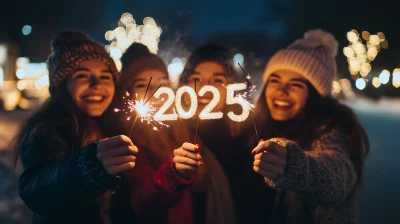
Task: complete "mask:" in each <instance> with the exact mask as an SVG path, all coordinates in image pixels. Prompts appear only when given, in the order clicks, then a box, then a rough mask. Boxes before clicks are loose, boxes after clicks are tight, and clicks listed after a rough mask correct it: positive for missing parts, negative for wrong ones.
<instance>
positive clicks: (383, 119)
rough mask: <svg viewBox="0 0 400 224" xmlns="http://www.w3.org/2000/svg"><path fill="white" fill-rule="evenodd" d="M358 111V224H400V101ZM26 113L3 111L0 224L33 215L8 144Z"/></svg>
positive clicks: (361, 104)
mask: <svg viewBox="0 0 400 224" xmlns="http://www.w3.org/2000/svg"><path fill="white" fill-rule="evenodd" d="M346 103H347V104H348V105H350V106H352V107H353V108H354V109H355V111H356V112H357V114H358V116H359V119H360V121H361V123H362V124H363V125H364V127H365V128H366V130H367V133H368V135H369V137H370V142H371V151H370V154H369V155H368V158H367V162H366V164H367V165H366V180H365V189H364V193H363V196H362V200H361V201H360V207H359V223H360V224H364V223H365V224H372V223H400V212H399V210H400V194H399V193H398V192H397V190H400V180H399V178H400V164H399V162H398V161H399V157H400V147H399V145H398V142H400V99H397V100H390V99H382V100H380V101H379V102H373V101H369V100H365V99H357V100H353V101H349V102H346ZM26 116H27V112H23V111H18V112H0V180H1V181H0V223H1V224H14V223H15V224H16V223H20V224H22V223H24V224H25V223H30V218H31V213H30V211H29V210H28V209H27V208H26V207H25V206H24V204H23V202H22V201H21V200H20V199H19V197H18V194H17V190H16V181H17V176H18V174H19V173H20V172H21V167H20V166H17V169H16V171H15V175H13V171H12V169H11V168H10V167H11V164H12V163H11V160H10V158H11V155H10V153H9V152H8V150H7V149H9V146H8V145H9V142H10V139H12V137H13V135H14V133H15V132H16V130H17V128H18V125H19V124H20V122H21V121H22V120H23V119H24V118H25V117H26Z"/></svg>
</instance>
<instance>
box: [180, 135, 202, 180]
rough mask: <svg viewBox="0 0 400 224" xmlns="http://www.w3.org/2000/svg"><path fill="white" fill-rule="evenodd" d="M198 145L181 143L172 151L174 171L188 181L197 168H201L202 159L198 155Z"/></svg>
mask: <svg viewBox="0 0 400 224" xmlns="http://www.w3.org/2000/svg"><path fill="white" fill-rule="evenodd" d="M199 152H200V145H199V144H196V145H193V144H191V143H187V142H185V143H183V144H182V146H181V147H179V148H178V149H175V150H174V159H173V161H174V163H175V169H176V171H177V173H178V174H179V176H181V177H183V178H185V179H189V178H190V177H191V176H192V175H193V174H194V172H195V171H196V170H197V168H198V167H199V166H203V165H204V163H203V157H201V155H200V153H199Z"/></svg>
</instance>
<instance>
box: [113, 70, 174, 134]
mask: <svg viewBox="0 0 400 224" xmlns="http://www.w3.org/2000/svg"><path fill="white" fill-rule="evenodd" d="M151 80H152V77H150V80H149V83H148V85H147V88H146V92H145V94H144V97H143V98H142V99H140V100H137V99H130V94H129V92H126V95H125V97H123V99H124V100H126V102H125V104H126V105H127V111H125V110H121V109H118V108H115V109H114V112H121V111H124V112H125V113H126V114H127V113H132V112H135V113H136V116H135V119H134V121H133V123H132V127H131V130H130V131H129V134H128V136H129V135H130V134H131V132H132V130H133V127H134V126H135V123H136V121H137V119H138V118H140V121H141V122H147V124H149V125H151V126H153V130H154V131H158V126H161V127H163V126H165V127H169V125H167V124H165V123H163V122H161V121H157V120H155V119H154V114H155V113H156V111H157V110H158V108H156V107H154V106H153V103H152V102H148V101H149V100H150V99H151V97H153V95H154V93H156V92H157V90H158V89H159V88H160V87H161V85H159V86H158V88H157V89H156V91H154V92H153V94H152V95H151V96H150V97H149V98H148V99H147V100H146V101H145V98H146V96H147V92H148V90H149V87H150V83H151ZM135 98H137V94H136V95H135ZM127 120H128V121H130V120H131V116H129V117H128V118H127Z"/></svg>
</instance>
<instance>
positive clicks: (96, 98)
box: [83, 96, 104, 101]
mask: <svg viewBox="0 0 400 224" xmlns="http://www.w3.org/2000/svg"><path fill="white" fill-rule="evenodd" d="M83 99H84V100H86V101H102V100H103V99H104V97H103V96H85V97H84V98H83Z"/></svg>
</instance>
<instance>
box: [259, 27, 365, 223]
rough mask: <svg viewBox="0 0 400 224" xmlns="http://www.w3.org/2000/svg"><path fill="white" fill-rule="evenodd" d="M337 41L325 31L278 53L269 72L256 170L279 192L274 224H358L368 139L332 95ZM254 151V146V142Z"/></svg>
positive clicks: (261, 107) (312, 33)
mask: <svg viewBox="0 0 400 224" xmlns="http://www.w3.org/2000/svg"><path fill="white" fill-rule="evenodd" d="M337 46H338V44H337V42H336V40H335V39H334V37H333V36H332V35H331V34H329V33H326V32H324V31H322V30H312V31H309V32H307V33H306V34H305V36H304V38H303V39H300V40H297V41H295V42H294V43H293V44H292V45H290V46H289V47H288V48H286V49H283V50H280V51H278V52H277V53H276V54H275V55H274V56H273V57H272V58H271V59H270V61H269V62H268V65H267V67H266V70H265V72H264V81H265V83H266V84H265V87H264V90H263V92H262V95H261V97H260V99H259V102H258V105H257V109H258V113H257V116H258V121H257V125H259V130H260V132H261V134H260V136H262V137H263V138H264V139H267V140H266V141H264V140H261V141H260V142H259V144H258V146H257V147H256V148H254V150H253V151H252V154H253V155H254V166H253V169H254V170H255V171H256V172H257V173H259V174H260V175H262V176H263V177H264V178H265V182H266V183H267V185H268V186H270V187H272V188H274V189H277V190H278V192H279V193H278V194H277V197H276V200H275V207H274V210H273V215H272V217H271V220H270V222H269V223H356V202H357V193H358V192H359V190H360V189H361V188H362V183H363V181H362V180H363V174H364V160H365V157H366V155H367V153H368V151H369V142H368V137H367V135H366V133H365V131H364V129H363V128H362V126H361V125H360V123H359V122H358V120H357V118H356V116H355V114H354V113H353V111H352V110H351V109H350V108H348V107H347V106H345V105H343V104H341V103H339V102H338V101H337V100H335V99H333V98H332V97H331V96H330V93H331V88H332V81H333V78H334V76H335V73H336V62H335V56H336V54H337ZM253 144H254V142H253Z"/></svg>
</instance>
